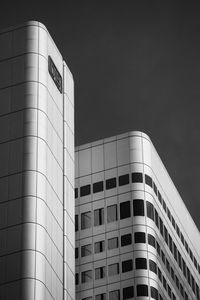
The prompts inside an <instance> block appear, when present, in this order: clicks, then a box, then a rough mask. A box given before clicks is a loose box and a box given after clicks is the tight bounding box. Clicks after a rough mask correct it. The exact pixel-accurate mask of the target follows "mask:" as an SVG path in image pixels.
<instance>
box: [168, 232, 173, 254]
mask: <svg viewBox="0 0 200 300" xmlns="http://www.w3.org/2000/svg"><path fill="white" fill-rule="evenodd" d="M168 237H169V249H170V251H171V253H173V242H172V237H171V235H170V234H168Z"/></svg>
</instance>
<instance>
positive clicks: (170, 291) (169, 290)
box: [167, 285, 172, 298]
mask: <svg viewBox="0 0 200 300" xmlns="http://www.w3.org/2000/svg"><path fill="white" fill-rule="evenodd" d="M167 292H168V295H169V298H171V297H172V290H171V288H170V286H169V285H167Z"/></svg>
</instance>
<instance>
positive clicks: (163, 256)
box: [161, 250, 165, 265]
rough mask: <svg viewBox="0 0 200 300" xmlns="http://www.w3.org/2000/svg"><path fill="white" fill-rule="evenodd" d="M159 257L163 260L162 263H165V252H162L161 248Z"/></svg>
mask: <svg viewBox="0 0 200 300" xmlns="http://www.w3.org/2000/svg"><path fill="white" fill-rule="evenodd" d="M161 258H162V261H163V263H164V265H165V254H164V252H163V251H162V250H161Z"/></svg>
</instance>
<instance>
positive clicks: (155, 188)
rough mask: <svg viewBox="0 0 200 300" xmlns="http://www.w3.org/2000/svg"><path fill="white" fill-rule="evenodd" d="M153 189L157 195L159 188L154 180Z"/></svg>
mask: <svg viewBox="0 0 200 300" xmlns="http://www.w3.org/2000/svg"><path fill="white" fill-rule="evenodd" d="M153 190H154V193H155V194H156V196H157V193H158V189H157V186H156V184H155V182H153Z"/></svg>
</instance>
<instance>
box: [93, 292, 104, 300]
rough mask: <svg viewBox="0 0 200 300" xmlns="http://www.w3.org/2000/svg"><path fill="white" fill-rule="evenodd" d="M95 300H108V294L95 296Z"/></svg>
mask: <svg viewBox="0 0 200 300" xmlns="http://www.w3.org/2000/svg"><path fill="white" fill-rule="evenodd" d="M95 300H106V294H105V293H103V294H99V295H96V296H95Z"/></svg>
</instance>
